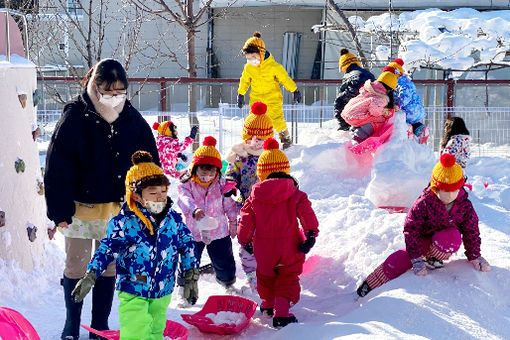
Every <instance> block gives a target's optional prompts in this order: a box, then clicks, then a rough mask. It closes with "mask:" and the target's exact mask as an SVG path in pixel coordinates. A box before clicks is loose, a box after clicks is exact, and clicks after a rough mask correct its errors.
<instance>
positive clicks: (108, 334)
mask: <svg viewBox="0 0 510 340" xmlns="http://www.w3.org/2000/svg"><path fill="white" fill-rule="evenodd" d="M81 326H82V327H83V328H85V329H86V330H87V331H89V332H90V333H94V334H97V335H99V336H101V337H103V338H105V339H108V340H119V338H120V331H115V330H108V331H98V330H97V329H94V328H90V327H88V326H85V325H81ZM163 336H167V337H169V338H170V339H174V340H186V339H187V338H188V329H187V328H186V327H184V326H183V325H181V324H180V323H178V322H175V321H172V320H166V328H165V330H164V331H163Z"/></svg>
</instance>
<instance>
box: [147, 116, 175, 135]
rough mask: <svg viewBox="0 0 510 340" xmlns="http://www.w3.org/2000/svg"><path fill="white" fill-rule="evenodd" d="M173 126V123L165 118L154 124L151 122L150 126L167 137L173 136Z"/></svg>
mask: <svg viewBox="0 0 510 340" xmlns="http://www.w3.org/2000/svg"><path fill="white" fill-rule="evenodd" d="M174 127H175V125H174V123H172V121H170V120H167V121H165V122H161V123H159V122H154V124H152V128H153V129H154V130H156V131H158V132H159V134H160V135H163V136H168V137H172V138H175V136H174V133H173V128H174Z"/></svg>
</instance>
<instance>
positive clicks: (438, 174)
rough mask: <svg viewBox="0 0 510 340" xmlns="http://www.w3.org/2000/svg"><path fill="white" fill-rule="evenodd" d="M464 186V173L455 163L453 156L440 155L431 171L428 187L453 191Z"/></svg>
mask: <svg viewBox="0 0 510 340" xmlns="http://www.w3.org/2000/svg"><path fill="white" fill-rule="evenodd" d="M463 185H464V173H463V171H462V168H461V167H460V165H458V164H457V163H456V161H455V156H454V155H452V154H449V153H444V154H442V155H441V158H440V159H439V162H437V164H436V165H435V166H434V169H432V179H431V181H430V186H431V188H432V189H435V188H437V189H439V190H442V191H455V190H458V189H460V188H461V187H462V186H463Z"/></svg>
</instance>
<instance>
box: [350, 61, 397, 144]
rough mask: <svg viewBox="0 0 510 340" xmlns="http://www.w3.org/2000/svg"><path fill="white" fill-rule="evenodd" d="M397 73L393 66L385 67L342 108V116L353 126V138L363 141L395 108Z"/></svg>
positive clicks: (380, 126)
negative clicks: (394, 94) (394, 95)
mask: <svg viewBox="0 0 510 340" xmlns="http://www.w3.org/2000/svg"><path fill="white" fill-rule="evenodd" d="M396 87H397V75H396V74H395V69H394V68H393V67H388V66H387V67H385V68H384V69H383V73H381V75H380V76H379V78H377V80H376V81H373V82H371V81H370V80H367V81H366V82H365V84H364V85H363V86H362V87H361V88H360V91H359V94H358V95H357V96H356V97H354V98H352V99H351V100H349V102H348V103H347V105H345V107H344V109H343V110H342V113H341V116H342V118H343V119H344V120H345V121H346V122H347V123H348V124H350V125H351V126H352V128H351V131H353V137H352V139H353V140H354V141H355V142H357V143H361V142H362V141H364V140H365V139H367V138H368V137H370V136H371V135H372V134H373V133H374V132H377V131H379V130H380V129H381V128H382V127H383V126H384V124H385V123H386V121H387V119H388V118H389V117H391V115H392V114H393V112H394V110H393V108H394V102H393V92H394V91H395V88H396Z"/></svg>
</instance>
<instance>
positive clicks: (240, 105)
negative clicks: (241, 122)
mask: <svg viewBox="0 0 510 340" xmlns="http://www.w3.org/2000/svg"><path fill="white" fill-rule="evenodd" d="M243 105H244V95H242V94H238V95H237V107H238V108H240V109H242V108H243Z"/></svg>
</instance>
